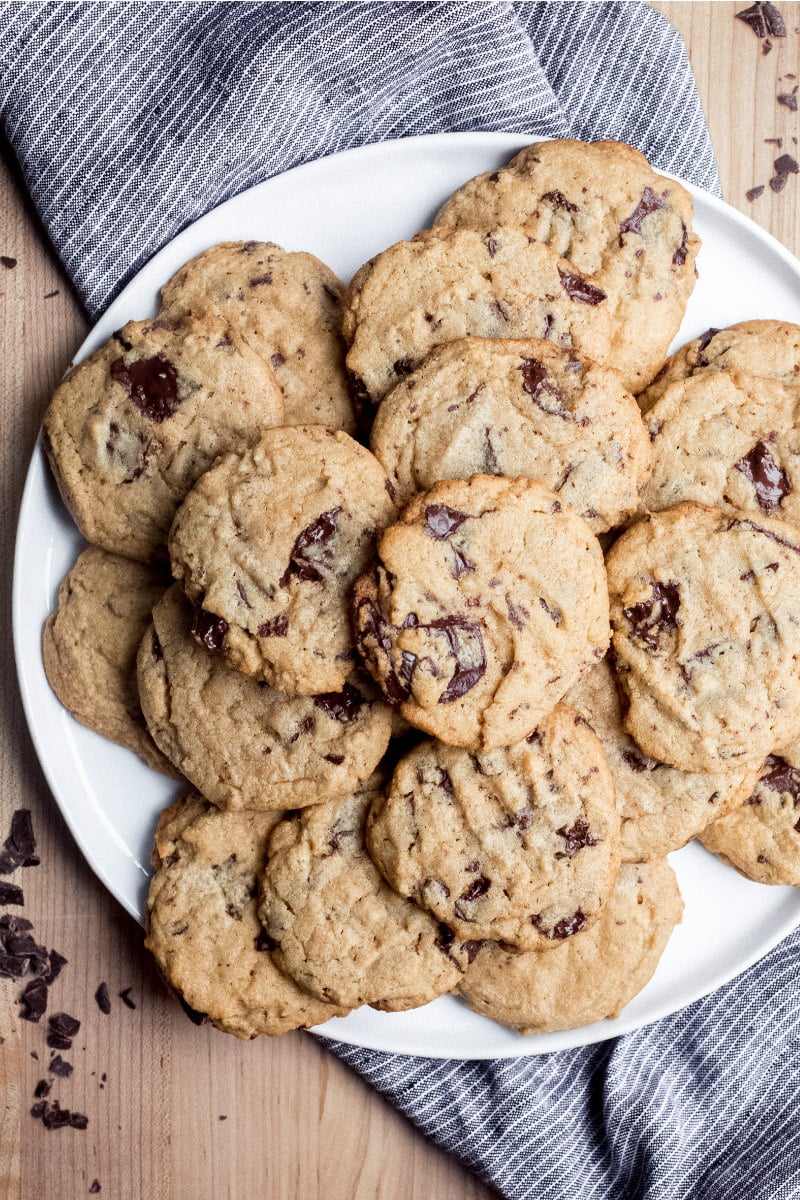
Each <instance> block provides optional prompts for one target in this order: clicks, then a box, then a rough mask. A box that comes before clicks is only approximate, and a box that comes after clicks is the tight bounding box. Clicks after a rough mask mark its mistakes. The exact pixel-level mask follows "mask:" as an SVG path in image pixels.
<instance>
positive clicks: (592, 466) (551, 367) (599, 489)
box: [371, 338, 650, 533]
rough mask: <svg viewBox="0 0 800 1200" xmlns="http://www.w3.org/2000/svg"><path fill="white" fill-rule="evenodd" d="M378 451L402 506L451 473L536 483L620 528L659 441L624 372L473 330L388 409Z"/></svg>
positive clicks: (381, 418)
mask: <svg viewBox="0 0 800 1200" xmlns="http://www.w3.org/2000/svg"><path fill="white" fill-rule="evenodd" d="M371 447H372V452H373V454H374V455H375V457H376V458H377V459H379V461H380V462H381V463H382V464H383V466H384V468H385V470H386V473H387V474H388V476H389V479H390V480H391V483H392V486H393V487H394V492H395V501H396V502H397V504H398V505H399V506H400V507H402V506H403V505H404V504H406V503H407V502H408V501H409V500H410V499H411V497H412V496H413V495H414V493H415V492H424V491H427V490H428V488H430V487H432V486H433V484H434V483H437V482H439V480H442V479H469V478H470V476H471V475H475V474H478V473H479V472H482V473H484V474H486V475H505V476H506V477H508V478H515V477H518V476H525V477H526V478H528V479H538V480H539V481H540V482H541V483H545V484H547V486H548V487H549V488H552V489H553V491H555V492H557V493H558V495H559V498H560V499H561V500H562V501H563V502H565V503H566V504H569V506H570V508H572V509H573V510H574V511H575V512H576V513H578V514H579V515H580V516H582V517H583V519H584V520H585V521H586V523H587V525H588V526H589V527H590V529H592V530H593V532H594V533H602V532H603V531H604V530H606V529H610V528H612V527H613V526H615V525H621V524H622V522H623V521H624V520H625V519H626V518H627V517H629V516H630V515H631V514H632V513H633V512H634V511H635V509H636V507H637V505H638V503H639V492H640V490H641V488H642V487H643V486H644V483H645V482H646V480H647V477H648V474H649V467H650V446H649V443H648V439H647V434H646V433H645V429H644V426H643V424H642V421H641V417H640V415H639V410H638V407H637V405H636V401H635V400H634V399H633V397H632V396H631V395H630V393H629V392H627V391H626V390H625V388H624V387H623V385H622V380H621V379H620V377H619V375H618V374H617V373H616V371H612V370H609V369H608V368H606V367H598V366H595V364H594V363H591V362H587V361H585V360H584V361H581V360H580V359H579V358H577V357H576V356H575V355H574V354H573V353H571V352H570V351H568V350H562V349H561V348H560V347H558V346H555V345H554V344H553V343H552V342H547V341H542V340H537V339H530V340H518V341H504V340H494V339H487V338H464V339H462V340H461V341H457V342H450V343H449V344H447V345H445V346H438V347H437V348H436V349H435V350H433V351H431V353H430V354H429V356H428V357H427V358H426V359H425V361H424V362H423V363H422V364H421V366H419V367H418V368H417V370H416V371H413V372H412V373H411V374H410V375H409V376H408V377H407V378H406V379H403V380H401V381H400V383H398V385H397V387H395V388H394V389H393V390H392V391H391V392H390V393H389V395H388V396H387V397H386V399H385V400H384V401H383V403H382V404H381V406H380V408H379V409H378V413H377V416H376V418H375V424H374V425H373V427H372V439H371Z"/></svg>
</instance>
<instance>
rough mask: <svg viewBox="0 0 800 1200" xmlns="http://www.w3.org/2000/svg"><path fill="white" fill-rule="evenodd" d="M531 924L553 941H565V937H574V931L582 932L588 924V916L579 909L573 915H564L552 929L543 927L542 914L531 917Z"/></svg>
mask: <svg viewBox="0 0 800 1200" xmlns="http://www.w3.org/2000/svg"><path fill="white" fill-rule="evenodd" d="M531 924H533V925H535V926H536V928H537V929H538V930H539V932H540V933H543V934H544V935H545V937H547V938H550V939H551V940H552V941H563V939H564V938H568V937H572V935H573V934H574V933H580V931H581V930H582V929H583V927H584V925H585V924H586V916H585V914H584V913H582V912H581V910H580V909H578V910H577V911H576V912H574V913H572V914H571V916H569V917H562V918H561V920H560V921H557V922H556V924H555V925H554V926H553V928H552V929H550V930H547V929H545V928H543V926H542V919H541V916H535V917H531Z"/></svg>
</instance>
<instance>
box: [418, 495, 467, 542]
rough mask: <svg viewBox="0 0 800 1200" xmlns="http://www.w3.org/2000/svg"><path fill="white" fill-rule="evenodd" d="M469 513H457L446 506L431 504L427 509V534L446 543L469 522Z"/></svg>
mask: <svg viewBox="0 0 800 1200" xmlns="http://www.w3.org/2000/svg"><path fill="white" fill-rule="evenodd" d="M469 516H470V514H469V513H462V512H457V511H456V509H454V508H449V507H448V505H446V504H429V505H428V506H427V508H426V509H425V532H426V533H427V534H428V535H429V536H430V537H432V538H436V539H437V541H444V540H445V538H449V537H452V535H453V534H454V533H455V532H456V530H457V529H459V528H460V527H461V526H462V525H463V524H464V522H465V521H468V520H469Z"/></svg>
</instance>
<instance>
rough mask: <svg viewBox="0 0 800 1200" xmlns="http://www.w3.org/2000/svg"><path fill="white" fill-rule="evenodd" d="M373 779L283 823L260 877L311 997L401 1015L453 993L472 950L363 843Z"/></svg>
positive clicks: (273, 930)
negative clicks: (398, 886) (395, 881)
mask: <svg viewBox="0 0 800 1200" xmlns="http://www.w3.org/2000/svg"><path fill="white" fill-rule="evenodd" d="M378 789H379V781H378V780H377V778H376V779H373V780H372V781H371V782H370V783H368V784H365V785H363V786H362V787H361V788H360V789H359V790H358V791H357V792H354V793H353V794H352V795H350V796H341V797H339V798H338V799H336V800H329V801H327V802H326V803H325V804H320V805H317V806H315V807H314V808H309V809H306V811H305V812H303V813H301V814H299V815H298V816H296V817H292V818H290V819H288V820H286V821H283V822H282V823H281V824H280V825H279V826H278V827H277V829H276V830H275V832H274V834H273V835H272V840H271V841H270V846H269V859H268V861H267V865H266V867H265V869H264V872H263V875H262V877H261V903H260V906H259V915H260V917H261V920H262V923H263V925H264V928H265V930H266V932H267V935H268V936H269V938H270V939H272V940H273V941H274V942H275V943H277V949H276V950H275V952H274V953H275V960H276V962H277V963H278V964H279V966H280V968H281V970H283V971H285V972H286V973H287V975H289V976H291V978H292V979H294V980H295V981H296V982H297V983H298V984H299V985H300V986H301V987H303V988H304V989H305V990H306V991H307V992H309V993H310V994H311V995H312V996H317V997H318V998H319V999H321V1000H326V1001H331V1002H333V1003H335V1004H340V1005H344V1006H346V1007H347V1008H355V1007H356V1006H358V1005H361V1004H370V1005H372V1006H373V1008H381V1009H385V1010H387V1011H390V1012H396V1011H399V1010H402V1009H407V1008H416V1007H418V1006H419V1005H421V1004H427V1003H428V1001H429V1000H433V999H435V997H436V996H441V995H443V993H445V992H449V991H451V990H452V989H453V988H454V987H455V986H456V984H457V983H458V981H459V979H460V977H461V973H462V971H463V968H464V967H465V966H466V964H467V961H468V956H469V949H465V948H464V947H461V946H459V945H458V943H457V942H456V939H455V937H454V935H453V933H452V931H451V930H450V929H449V928H447V926H444V925H439V924H438V923H437V922H436V921H434V920H433V918H432V917H431V916H429V915H428V913H426V912H423V911H422V909H420V908H418V907H417V906H416V905H415V904H412V903H411V901H410V900H405V899H403V897H402V896H398V895H397V894H396V893H395V892H393V891H392V889H391V888H390V887H388V885H387V884H386V883H385V882H384V880H383V878H382V877H381V874H380V872H379V871H378V869H377V867H376V866H375V865H374V863H373V862H372V860H371V859H370V857H369V855H368V854H367V852H366V849H365V847H364V821H365V817H366V811H367V808H368V807H369V804H370V802H371V800H372V799H373V797H374V796H375V795H376V793H377V791H378Z"/></svg>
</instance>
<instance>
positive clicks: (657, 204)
mask: <svg viewBox="0 0 800 1200" xmlns="http://www.w3.org/2000/svg"><path fill="white" fill-rule="evenodd" d="M666 207H667V205H666V203H665V201H664V200H663V199H662V198H661V196H659V195H658V193H657V192H654V191H653V189H652V188H649V187H646V188H645V189H644V191H643V192H642V198H641V200H640V201H639V203H638V204H637V205H636V208H635V209H634V210H633V212H632V213H631V215H630V216H629V217H626V218H625V220H624V221H623V222H622V224H621V225H620V227H619V232H620V245H621V244H622V234H623V233H641V232H642V221H643V220H644V219H645V217H649V216H650V213H654V212H658V210H659V209H660V208H666Z"/></svg>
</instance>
